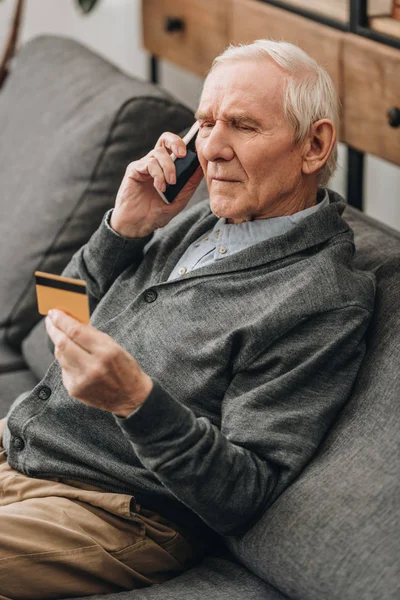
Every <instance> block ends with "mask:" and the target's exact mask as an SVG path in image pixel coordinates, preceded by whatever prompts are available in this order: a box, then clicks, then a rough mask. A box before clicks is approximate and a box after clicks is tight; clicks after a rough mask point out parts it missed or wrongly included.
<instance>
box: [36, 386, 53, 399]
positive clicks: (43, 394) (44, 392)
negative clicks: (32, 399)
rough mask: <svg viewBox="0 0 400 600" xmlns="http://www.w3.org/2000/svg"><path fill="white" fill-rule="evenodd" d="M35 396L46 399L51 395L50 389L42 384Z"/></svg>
mask: <svg viewBox="0 0 400 600" xmlns="http://www.w3.org/2000/svg"><path fill="white" fill-rule="evenodd" d="M37 396H38V398H40V400H47V399H48V398H50V396H51V389H50V388H49V387H47V385H44V386H42V387H41V388H39V389H38V392H37Z"/></svg>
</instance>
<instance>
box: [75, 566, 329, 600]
mask: <svg viewBox="0 0 400 600" xmlns="http://www.w3.org/2000/svg"><path fill="white" fill-rule="evenodd" d="M286 598H287V596H285V595H283V594H281V593H280V592H279V591H277V590H276V589H274V588H273V587H272V586H271V585H268V584H267V583H265V582H263V581H261V579H259V578H258V577H255V576H254V575H253V574H252V573H250V571H248V570H247V569H246V568H245V567H243V566H242V565H239V564H237V563H233V562H231V561H228V560H226V559H225V558H221V557H212V558H206V559H205V560H204V561H203V562H202V563H201V565H200V566H198V567H195V568H194V569H190V570H189V571H186V573H183V574H182V575H180V576H179V577H176V578H175V579H171V580H170V581H167V582H166V583H163V584H162V585H153V586H151V587H150V588H144V589H141V590H133V591H131V592H119V593H118V594H107V595H105V596H98V595H96V596H90V599H89V598H85V599H83V598H78V599H77V600H285V599H286ZM320 600H322V599H320Z"/></svg>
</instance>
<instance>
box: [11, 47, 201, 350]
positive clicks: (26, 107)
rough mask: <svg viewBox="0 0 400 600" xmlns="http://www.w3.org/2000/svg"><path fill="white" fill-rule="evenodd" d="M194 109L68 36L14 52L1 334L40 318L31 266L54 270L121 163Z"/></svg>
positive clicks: (96, 218)
mask: <svg viewBox="0 0 400 600" xmlns="http://www.w3.org/2000/svg"><path fill="white" fill-rule="evenodd" d="M192 121H193V114H192V111H191V110H189V109H188V108H186V107H184V106H183V105H181V104H179V103H178V102H177V101H176V100H174V99H173V98H172V97H171V96H169V95H168V94H167V93H166V92H164V91H163V90H161V89H160V88H158V87H157V86H154V85H152V84H150V83H146V82H144V81H139V80H137V79H134V78H132V77H128V76H127V75H125V74H123V73H122V72H120V71H119V70H118V69H117V68H116V67H114V66H112V65H111V64H109V63H108V62H107V61H105V60H103V59H102V58H101V57H99V56H97V55H96V54H94V53H93V52H91V51H90V50H88V49H87V48H85V47H83V46H81V45H80V44H78V43H77V42H75V41H72V40H70V39H66V38H59V37H51V36H44V37H40V38H36V39H35V40H33V41H31V42H29V43H28V44H26V45H25V47H23V48H22V50H21V51H20V52H19V54H18V56H17V59H16V62H15V66H14V68H13V71H12V74H11V75H10V77H9V78H8V79H7V81H6V84H5V86H4V88H3V89H2V90H1V92H0V131H1V144H0V190H1V191H0V212H1V214H2V219H1V220H0V253H1V264H0V341H1V339H2V338H3V340H4V339H5V338H6V340H7V342H8V343H9V344H10V345H11V346H13V347H14V348H17V349H18V348H19V346H20V344H21V341H22V340H23V339H24V338H25V336H26V335H27V333H28V332H29V331H30V330H31V329H32V327H33V326H34V325H35V323H36V322H37V321H39V319H40V318H41V316H40V315H39V313H38V312H37V307H36V296H35V286H34V284H35V280H34V275H33V273H34V271H35V270H41V271H47V272H51V273H56V274H58V273H61V272H62V270H63V269H64V267H65V266H66V264H67V263H68V262H69V260H70V258H71V256H72V255H73V254H74V252H75V251H76V250H78V249H79V248H80V247H81V246H82V245H83V244H84V243H85V242H86V241H87V240H88V239H89V238H90V236H91V234H92V233H93V232H94V231H95V230H96V229H97V228H98V226H99V224H100V221H101V219H102V217H103V215H104V213H105V211H106V210H107V209H108V208H110V207H112V206H113V205H114V202H115V196H116V192H117V190H118V187H119V185H120V183H121V180H122V177H123V174H124V171H125V168H126V167H127V165H128V164H129V163H130V162H131V161H132V160H135V159H137V158H140V157H142V156H143V155H144V154H146V153H147V152H148V151H149V150H150V149H151V148H153V147H154V144H155V142H156V141H157V139H158V137H159V136H160V135H161V133H162V132H164V131H165V130H170V131H174V132H176V133H178V132H180V131H182V130H183V129H185V128H187V127H189V126H190V125H191V124H192Z"/></svg>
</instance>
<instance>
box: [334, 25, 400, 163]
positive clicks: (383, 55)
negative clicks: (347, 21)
mask: <svg viewBox="0 0 400 600" xmlns="http://www.w3.org/2000/svg"><path fill="white" fill-rule="evenodd" d="M343 46H344V51H343V87H344V95H343V137H344V140H345V141H346V142H347V143H348V144H350V145H351V146H353V147H354V148H356V149H357V150H360V151H362V152H369V153H370V154H375V155H376V156H380V157H381V158H384V159H386V160H388V161H390V162H393V163H396V164H400V127H397V128H393V127H391V126H390V125H389V123H388V116H387V111H388V110H390V109H392V108H395V107H397V108H398V109H399V118H400V53H399V51H398V50H395V49H394V48H389V47H388V46H385V45H384V44H378V43H376V42H371V41H369V40H365V39H363V38H361V37H359V36H356V35H351V34H348V35H346V36H344V39H343Z"/></svg>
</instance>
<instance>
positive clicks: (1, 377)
mask: <svg viewBox="0 0 400 600" xmlns="http://www.w3.org/2000/svg"><path fill="white" fill-rule="evenodd" d="M37 383H38V379H37V378H36V377H35V376H34V375H33V373H32V372H31V371H29V370H28V369H21V370H18V371H10V372H8V373H0V419H2V418H3V417H5V416H6V414H7V412H8V409H9V408H10V406H11V404H12V402H13V401H14V400H15V399H16V398H17V396H19V395H20V394H22V393H24V392H27V391H28V390H31V389H32V388H33V387H35V385H36V384H37Z"/></svg>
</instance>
